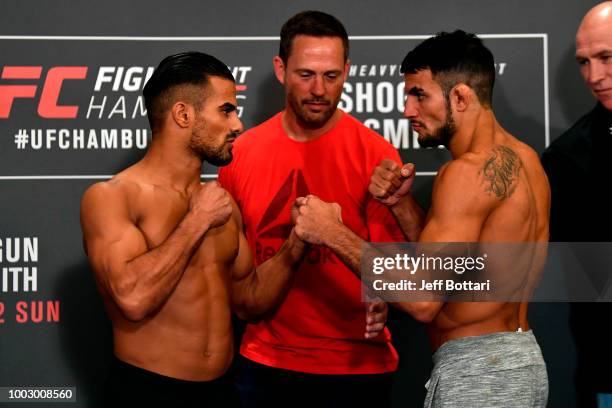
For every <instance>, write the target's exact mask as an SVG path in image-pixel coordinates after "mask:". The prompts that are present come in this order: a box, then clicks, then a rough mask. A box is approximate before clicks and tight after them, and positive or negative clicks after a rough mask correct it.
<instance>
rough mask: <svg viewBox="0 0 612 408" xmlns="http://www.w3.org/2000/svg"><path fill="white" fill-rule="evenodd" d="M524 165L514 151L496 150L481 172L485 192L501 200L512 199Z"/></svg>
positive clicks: (502, 147)
mask: <svg viewBox="0 0 612 408" xmlns="http://www.w3.org/2000/svg"><path fill="white" fill-rule="evenodd" d="M522 165H523V162H522V161H521V158H520V157H519V156H518V155H517V154H516V153H515V152H514V150H512V149H510V148H509V147H506V146H498V147H496V148H494V149H493V150H492V151H491V155H490V156H489V157H488V158H487V160H485V163H484V165H483V166H482V169H481V170H480V172H479V173H480V174H482V177H483V183H484V184H485V191H486V192H488V193H493V194H495V196H496V197H497V198H498V199H500V200H505V199H506V198H508V197H510V196H511V195H512V193H514V190H515V189H516V185H517V184H518V175H519V171H520V170H521V167H522Z"/></svg>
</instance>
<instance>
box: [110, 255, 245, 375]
mask: <svg viewBox="0 0 612 408" xmlns="http://www.w3.org/2000/svg"><path fill="white" fill-rule="evenodd" d="M202 246H204V245H202ZM202 249H203V248H202V247H200V250H199V251H198V252H200V251H202ZM205 258H206V256H201V257H198V256H197V254H196V255H195V256H194V257H193V258H192V260H191V263H190V265H189V266H188V267H187V269H186V270H185V272H184V274H183V277H182V278H181V280H180V281H179V283H178V284H177V286H176V288H175V289H174V292H173V293H172V294H171V295H170V297H169V298H168V299H167V300H166V302H165V303H163V304H162V305H161V307H160V308H159V310H158V311H157V312H155V313H154V314H153V315H152V316H151V317H149V318H147V319H145V320H143V321H141V322H137V323H134V322H130V321H128V320H126V319H125V318H124V317H123V315H122V314H121V313H120V312H119V310H118V309H117V308H116V306H115V305H114V303H112V302H106V303H107V308H108V309H109V314H110V316H111V319H112V320H113V327H114V342H115V355H116V356H117V358H119V359H120V360H123V361H125V362H127V363H129V364H132V365H135V366H137V367H140V368H143V369H146V370H148V371H152V372H155V373H158V374H161V375H165V376H168V377H172V378H177V379H181V380H188V381H208V380H213V379H215V378H218V377H220V376H221V375H223V374H224V373H225V371H227V369H228V368H229V365H230V364H231V360H232V356H233V335H232V326H231V310H230V276H229V271H228V270H227V266H226V265H224V264H223V263H212V264H211V263H209V264H208V265H203V262H206V259H205Z"/></svg>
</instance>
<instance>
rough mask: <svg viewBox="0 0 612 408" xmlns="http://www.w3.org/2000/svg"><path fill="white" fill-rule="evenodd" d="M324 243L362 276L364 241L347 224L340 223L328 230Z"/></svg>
mask: <svg viewBox="0 0 612 408" xmlns="http://www.w3.org/2000/svg"><path fill="white" fill-rule="evenodd" d="M324 243H325V246H327V247H328V248H329V249H331V250H332V251H334V253H335V254H336V256H337V257H338V258H340V260H341V261H342V262H344V264H346V266H348V267H349V268H350V269H351V270H352V271H353V272H354V273H355V274H356V275H357V276H360V274H361V272H360V271H361V255H362V250H363V244H364V241H363V240H362V239H361V238H360V237H359V236H357V235H356V234H355V233H354V232H353V231H351V230H350V229H349V228H348V227H347V226H346V225H344V224H341V223H338V224H337V225H336V226H334V227H332V228H330V229H329V230H328V231H327V234H326V237H325V242H324Z"/></svg>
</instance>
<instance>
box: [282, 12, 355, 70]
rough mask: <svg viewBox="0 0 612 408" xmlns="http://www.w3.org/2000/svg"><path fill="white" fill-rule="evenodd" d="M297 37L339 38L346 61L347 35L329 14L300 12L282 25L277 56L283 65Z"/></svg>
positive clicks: (342, 27) (347, 49)
mask: <svg viewBox="0 0 612 408" xmlns="http://www.w3.org/2000/svg"><path fill="white" fill-rule="evenodd" d="M297 35H309V36H313V37H339V38H340V39H341V40H342V45H343V46H344V61H346V60H347V59H348V55H349V40H348V34H347V33H346V30H345V29H344V26H343V25H342V23H341V22H340V20H338V19H337V18H336V17H334V16H332V15H330V14H327V13H323V12H322V11H315V10H307V11H302V12H300V13H297V14H296V15H294V16H293V17H291V18H290V19H289V20H287V22H286V23H285V24H283V27H282V28H281V33H280V37H281V39H280V46H279V50H278V56H279V57H281V59H282V60H283V62H284V63H287V58H289V55H291V47H292V45H293V39H294V38H295V36H297Z"/></svg>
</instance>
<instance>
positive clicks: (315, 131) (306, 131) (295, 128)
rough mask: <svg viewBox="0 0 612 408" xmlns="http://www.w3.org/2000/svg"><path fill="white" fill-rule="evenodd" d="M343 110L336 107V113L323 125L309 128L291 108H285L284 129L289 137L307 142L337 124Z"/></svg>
mask: <svg viewBox="0 0 612 408" xmlns="http://www.w3.org/2000/svg"><path fill="white" fill-rule="evenodd" d="M342 115H343V112H342V111H341V110H340V109H336V110H335V112H334V114H333V115H332V116H331V118H329V120H328V121H327V122H325V123H324V124H323V126H321V127H318V128H309V127H308V126H306V125H305V124H303V123H302V121H300V119H299V118H298V117H297V116H296V115H295V113H294V112H293V111H292V110H291V108H288V107H287V108H285V110H284V111H283V116H282V124H283V129H284V130H285V132H287V135H288V136H289V138H291V139H293V140H296V141H298V142H307V141H309V140H314V139H316V138H318V137H319V136H322V135H324V134H325V133H327V132H329V131H330V130H332V129H333V128H334V126H336V124H337V123H338V122H339V121H340V119H341V118H342Z"/></svg>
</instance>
